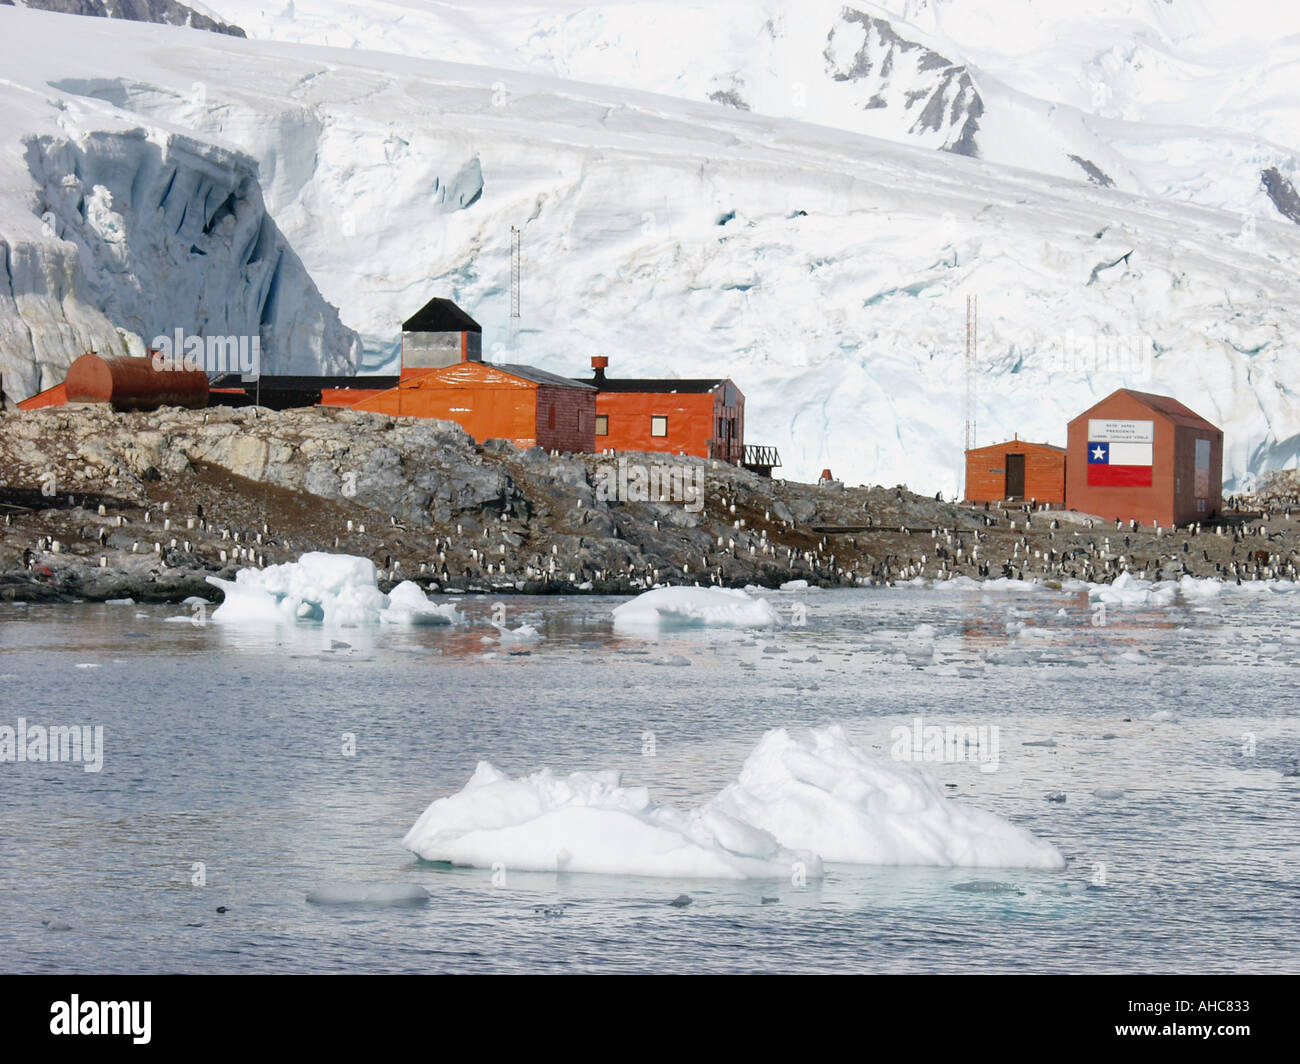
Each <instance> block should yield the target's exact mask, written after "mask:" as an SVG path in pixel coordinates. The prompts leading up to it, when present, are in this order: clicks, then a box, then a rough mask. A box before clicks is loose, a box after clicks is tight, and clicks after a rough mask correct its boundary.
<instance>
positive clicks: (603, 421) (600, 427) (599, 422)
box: [596, 414, 609, 436]
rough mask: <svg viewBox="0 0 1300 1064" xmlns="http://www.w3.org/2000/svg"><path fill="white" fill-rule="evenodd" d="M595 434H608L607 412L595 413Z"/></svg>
mask: <svg viewBox="0 0 1300 1064" xmlns="http://www.w3.org/2000/svg"><path fill="white" fill-rule="evenodd" d="M596 435H597V436H608V435H609V415H608V414H597V415H596Z"/></svg>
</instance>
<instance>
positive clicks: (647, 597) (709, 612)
mask: <svg viewBox="0 0 1300 1064" xmlns="http://www.w3.org/2000/svg"><path fill="white" fill-rule="evenodd" d="M780 624H781V618H780V616H779V615H778V614H777V612H776V610H775V609H774V608H773V606H772V604H771V603H770V602H768V601H767V600H766V599H757V598H753V597H752V596H750V595H747V594H746V593H745V592H743V591H740V590H737V589H733V588H724V587H661V588H656V589H655V590H654V591H647V592H645V593H644V594H641V595H638V596H637V597H636V598H634V599H632V600H631V601H630V602H625V603H623V604H622V605H621V606H618V607H616V608H615V610H614V627H615V629H617V630H628V629H637V628H774V627H777V626H779V625H780Z"/></svg>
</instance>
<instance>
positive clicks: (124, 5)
mask: <svg viewBox="0 0 1300 1064" xmlns="http://www.w3.org/2000/svg"><path fill="white" fill-rule="evenodd" d="M4 5H7V6H9V7H30V8H32V9H33V10H36V11H57V12H60V13H62V14H65V15H88V16H90V17H92V18H124V19H128V20H129V21H131V22H161V23H166V24H167V25H169V26H192V27H193V28H194V29H196V30H210V31H211V32H213V33H228V34H230V35H231V36H232V37H243V36H246V34H245V33H244V31H243V30H241V29H240V28H239V27H238V26H230V25H227V24H226V23H224V22H222V21H221V20H220V19H217V18H213V17H212V15H211V14H209V13H208V12H206V11H201V10H198V8H199V5H198V4H182V3H178V0H0V6H4Z"/></svg>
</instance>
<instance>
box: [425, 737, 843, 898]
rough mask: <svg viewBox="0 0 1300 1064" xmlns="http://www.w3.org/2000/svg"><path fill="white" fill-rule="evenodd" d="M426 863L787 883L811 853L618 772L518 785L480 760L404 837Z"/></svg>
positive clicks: (816, 868)
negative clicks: (668, 802) (679, 805)
mask: <svg viewBox="0 0 1300 1064" xmlns="http://www.w3.org/2000/svg"><path fill="white" fill-rule="evenodd" d="M402 842H403V845H405V846H406V847H407V848H408V849H410V850H413V851H414V852H415V853H417V854H419V855H420V856H421V857H423V858H424V859H425V860H427V861H446V862H448V863H450V864H455V865H470V866H473V867H477V868H491V867H492V866H493V865H495V864H497V863H498V862H500V863H501V864H502V865H504V866H505V868H506V869H508V870H517V871H521V872H594V873H607V874H614V875H632V876H667V877H672V878H679V877H680V878H686V877H690V878H706V879H762V878H776V877H787V876H789V875H790V874H791V869H792V868H793V866H794V865H795V863H796V862H800V861H802V862H803V864H804V867H805V869H806V874H807V875H809V876H820V875H821V873H822V869H821V862H820V861H818V860H817V858H816V857H814V856H813V855H811V854H798V853H794V852H792V851H789V850H786V849H784V848H783V847H782V846H780V845H779V844H778V843H777V842H776V840H775V839H773V838H772V837H771V836H770V835H769V834H767V832H765V831H761V830H759V829H756V828H753V827H751V826H749V825H748V824H744V823H742V822H740V821H738V820H735V819H733V818H731V817H728V816H726V815H725V814H723V813H721V812H718V811H706V810H695V811H692V812H681V811H679V810H676V809H673V808H671V807H668V806H661V805H656V804H654V803H653V802H651V800H650V793H649V791H647V790H646V789H645V788H644V787H624V786H622V781H621V778H620V775H619V773H617V772H613V771H605V772H575V773H573V774H572V775H571V776H556V775H554V774H553V773H552V772H551V771H550V770H549V769H543V770H542V771H540V772H535V773H533V774H532V775H531V776H525V777H523V778H521V779H510V778H509V777H508V776H506V775H505V773H503V772H501V771H499V770H498V769H496V768H493V767H492V766H491V765H489V764H488V763H487V762H486V761H480V762H479V765H478V768H477V769H475V771H474V775H473V776H472V777H471V778H470V781H469V782H468V783H467V784H466V785H465V788H464V790H462V791H460V792H459V793H457V794H453V795H451V796H450V797H447V798H440V799H438V800H437V801H435V802H434V803H433V804H432V805H430V806H429V808H428V809H426V810H425V811H424V813H423V814H422V815H421V816H420V818H419V820H417V821H416V822H415V825H414V827H412V828H411V830H410V831H409V832H407V834H406V837H405V838H404V839H403V840H402Z"/></svg>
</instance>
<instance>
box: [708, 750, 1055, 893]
mask: <svg viewBox="0 0 1300 1064" xmlns="http://www.w3.org/2000/svg"><path fill="white" fill-rule="evenodd" d="M708 808H712V809H715V810H718V811H720V812H723V813H725V814H727V815H728V816H731V817H735V818H736V819H738V820H741V821H744V822H745V823H748V824H752V825H753V826H754V827H756V828H761V829H762V830H764V831H766V832H768V833H769V834H771V835H772V837H773V838H775V839H776V840H777V841H778V842H780V843H781V844H782V845H785V846H790V847H794V848H800V849H807V850H812V851H813V852H814V853H817V854H818V855H820V856H821V857H822V859H823V860H826V861H836V862H844V863H847V864H871V865H942V866H963V867H993V868H1063V867H1064V866H1065V861H1064V859H1063V858H1062V856H1061V854H1060V853H1059V852H1058V851H1057V849H1056V847H1054V846H1052V845H1050V844H1048V843H1045V842H1042V841H1041V840H1039V839H1036V838H1035V837H1034V836H1033V835H1031V834H1029V832H1027V831H1025V830H1024V829H1023V828H1019V827H1016V825H1014V824H1012V823H1011V822H1010V821H1007V820H1004V819H1003V818H1002V817H1000V816H997V815H996V814H994V813H990V812H988V811H986V810H984V809H979V808H976V807H974V806H971V805H967V804H966V803H965V802H963V801H957V800H954V799H951V798H948V797H946V796H945V795H944V794H943V792H942V791H941V790H940V789H939V786H938V784H936V783H935V781H934V780H933V779H931V778H930V776H928V775H927V774H926V773H924V772H922V771H921V770H920V769H918V768H916V767H914V766H912V765H909V764H905V763H903V762H899V761H893V760H887V759H885V758H881V757H876V756H874V755H872V754H868V753H866V752H865V751H863V750H862V749H860V748H859V747H856V746H854V745H853V744H852V743H851V742H850V741H849V739H848V737H847V736H846V735H845V734H844V730H843V729H842V728H840V727H839V726H838V725H836V726H832V727H829V728H818V729H814V730H813V731H812V732H811V733H810V735H809V739H808V741H806V742H803V741H800V740H798V739H796V738H795V737H794V736H792V735H791V734H790V733H789V732H787V731H786V730H785V729H784V728H777V729H774V730H773V731H770V732H768V733H767V734H766V735H764V736H763V739H762V741H761V742H760V743H759V744H758V748H757V749H756V750H755V751H754V752H753V753H752V754H750V755H749V757H748V758H747V759H746V761H745V764H744V767H742V768H741V770H740V778H739V779H738V780H737V781H736V782H735V783H733V784H731V785H729V786H728V787H726V788H725V789H724V790H723V791H722V792H721V793H720V794H719V795H718V796H717V797H716V798H714V799H713V800H712V801H711V802H710V803H709V806H708Z"/></svg>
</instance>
